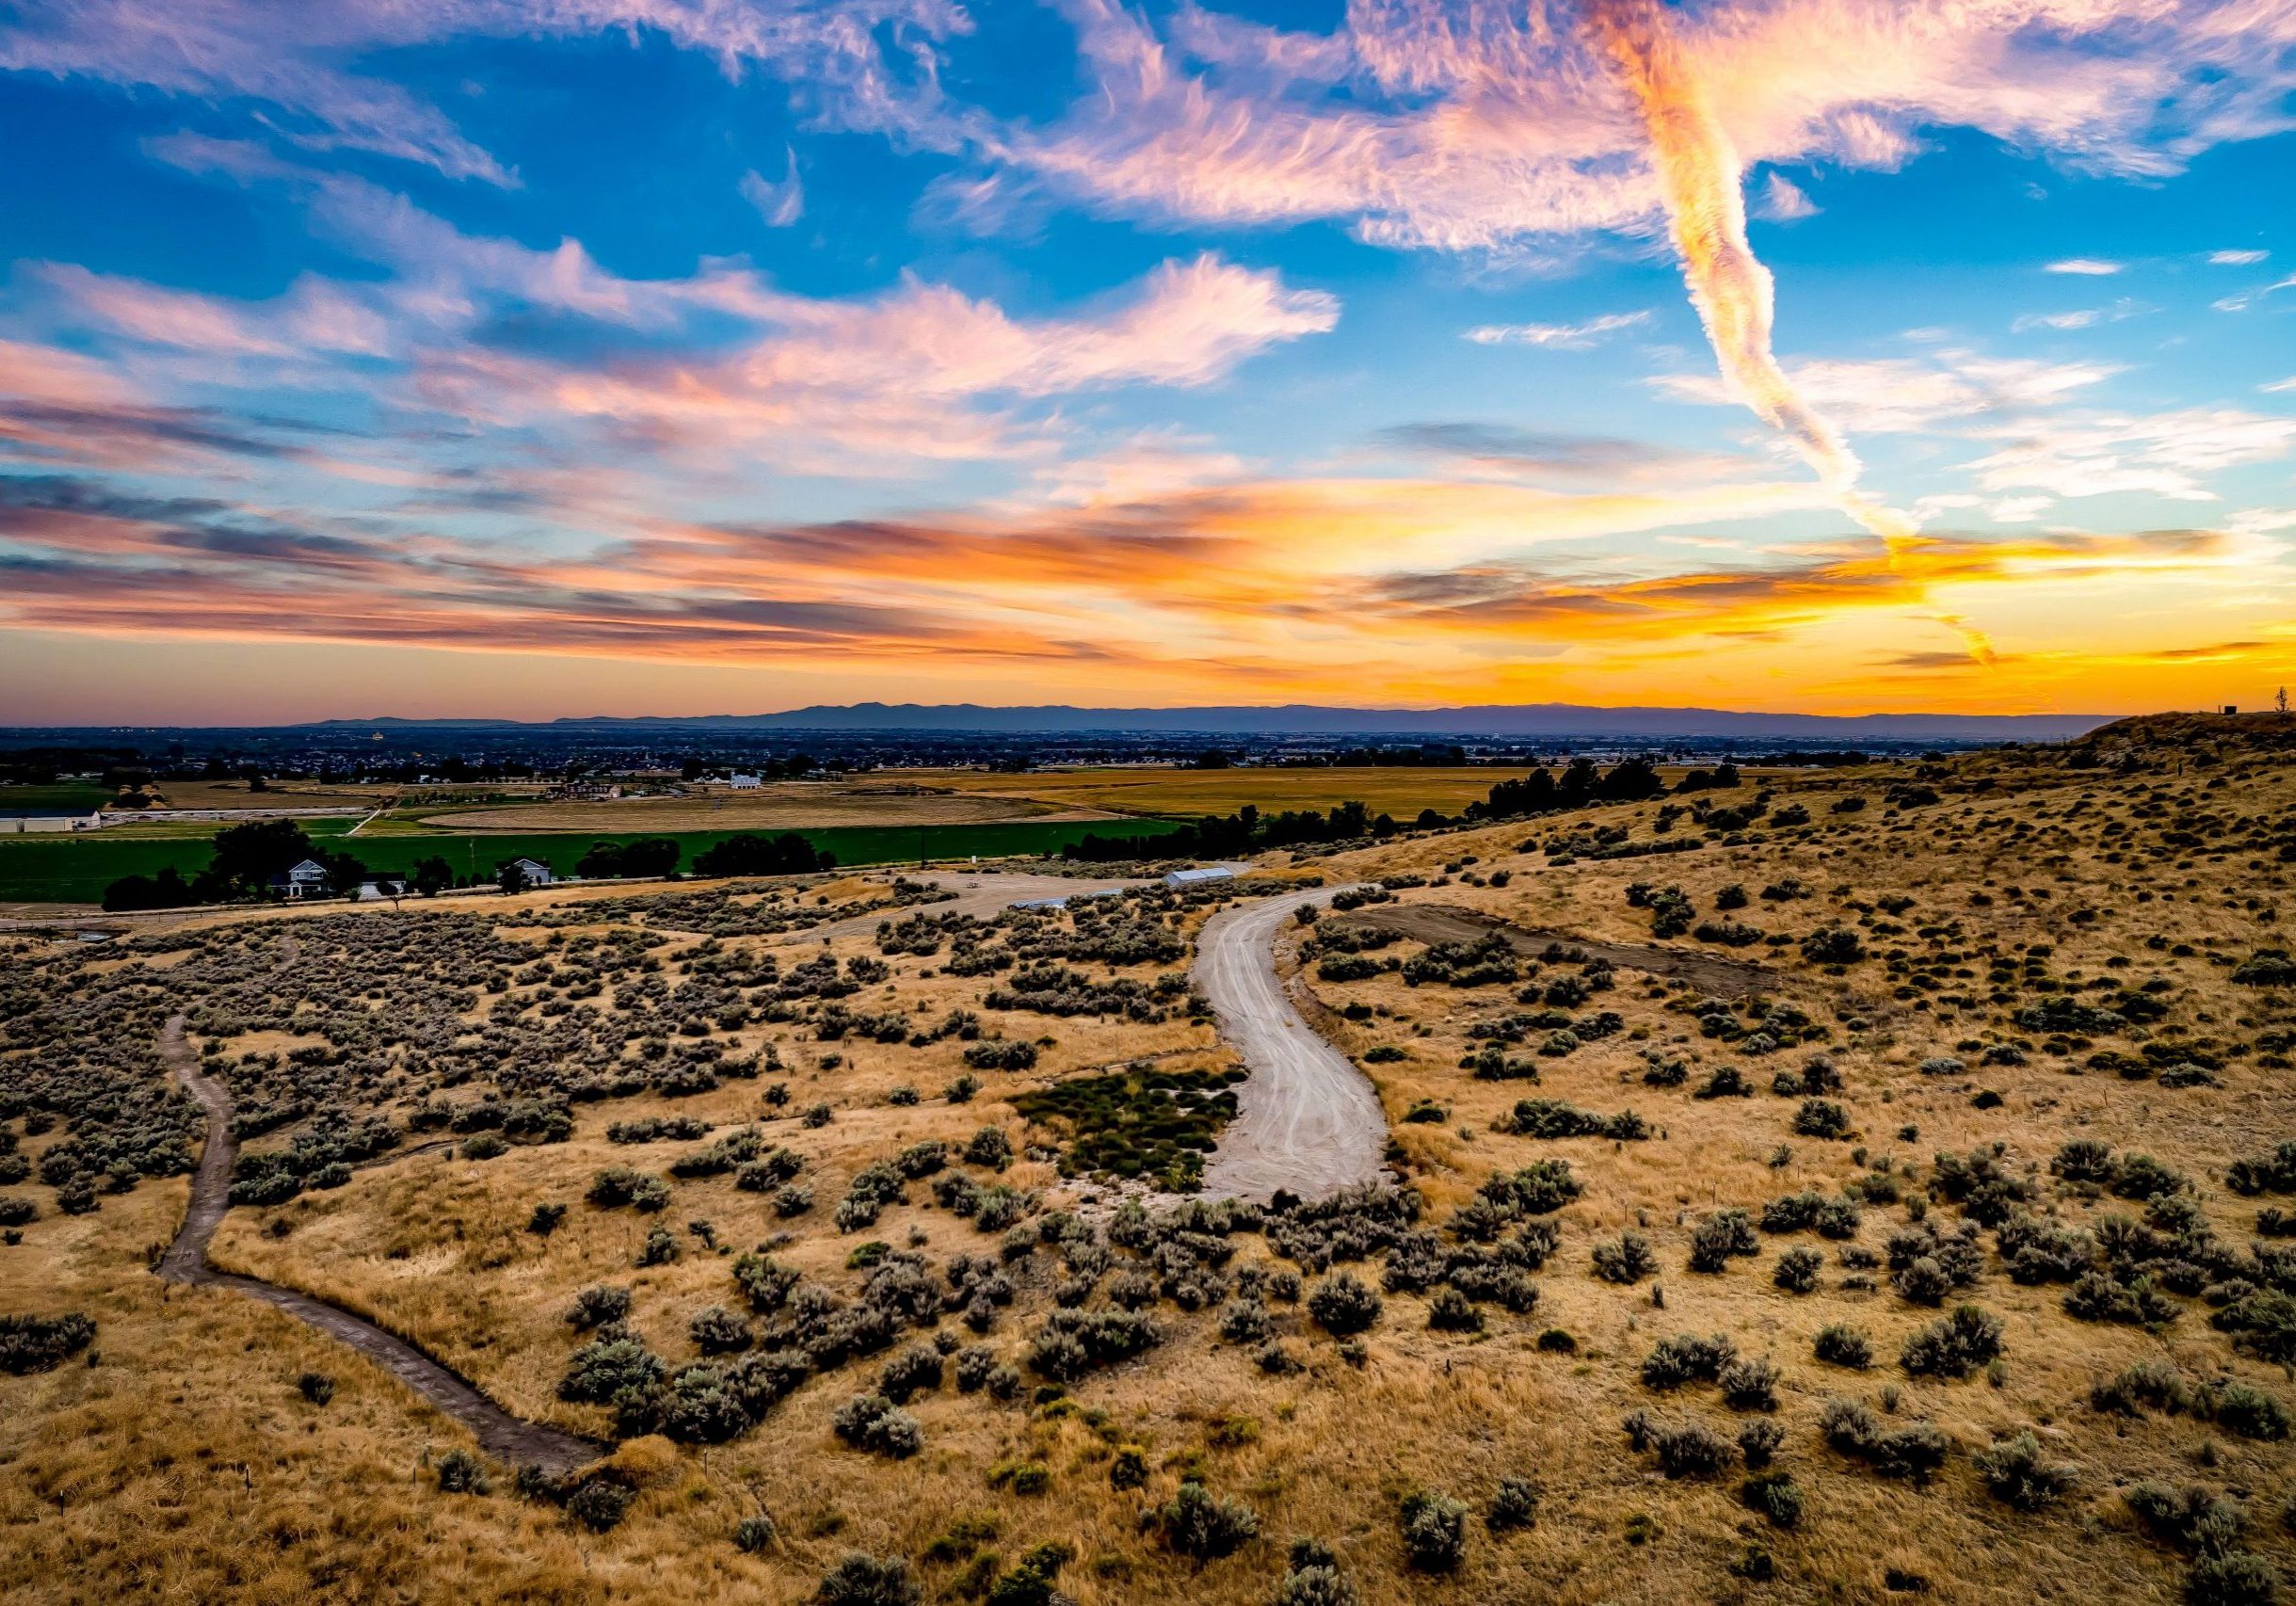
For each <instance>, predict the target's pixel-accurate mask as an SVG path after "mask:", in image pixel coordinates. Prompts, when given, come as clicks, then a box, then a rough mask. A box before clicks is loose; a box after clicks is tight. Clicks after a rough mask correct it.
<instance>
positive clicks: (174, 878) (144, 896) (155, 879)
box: [104, 864, 198, 914]
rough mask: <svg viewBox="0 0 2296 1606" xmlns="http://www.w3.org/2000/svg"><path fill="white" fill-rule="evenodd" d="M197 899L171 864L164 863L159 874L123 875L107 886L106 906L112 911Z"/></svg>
mask: <svg viewBox="0 0 2296 1606" xmlns="http://www.w3.org/2000/svg"><path fill="white" fill-rule="evenodd" d="M197 901H198V900H197V899H196V898H195V897H193V895H192V891H191V889H190V888H189V887H187V886H185V884H184V878H183V876H182V875H178V874H177V873H176V868H175V866H174V865H172V864H169V865H164V866H162V867H161V869H160V872H159V874H158V875H122V876H121V877H120V879H119V880H117V881H114V882H113V883H112V884H111V885H110V886H108V887H106V888H104V911H105V912H106V913H110V914H118V913H122V912H125V911H127V910H131V909H173V908H181V907H184V906H185V904H189V903H196V902H197Z"/></svg>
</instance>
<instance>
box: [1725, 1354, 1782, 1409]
mask: <svg viewBox="0 0 2296 1606" xmlns="http://www.w3.org/2000/svg"><path fill="white" fill-rule="evenodd" d="M1715 1381H1716V1382H1717V1383H1719V1384H1721V1386H1722V1400H1723V1404H1725V1405H1728V1406H1729V1407H1730V1408H1731V1409H1732V1410H1737V1411H1774V1410H1776V1409H1777V1408H1778V1396H1777V1387H1778V1369H1777V1367H1776V1365H1775V1363H1774V1362H1772V1361H1770V1360H1768V1359H1766V1358H1759V1357H1758V1358H1756V1359H1753V1360H1734V1361H1732V1362H1731V1363H1730V1364H1729V1365H1727V1366H1726V1367H1724V1368H1723V1369H1722V1371H1721V1373H1720V1374H1719V1375H1718V1376H1717V1377H1716V1378H1715Z"/></svg>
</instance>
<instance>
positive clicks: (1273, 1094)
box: [1191, 890, 1388, 1199]
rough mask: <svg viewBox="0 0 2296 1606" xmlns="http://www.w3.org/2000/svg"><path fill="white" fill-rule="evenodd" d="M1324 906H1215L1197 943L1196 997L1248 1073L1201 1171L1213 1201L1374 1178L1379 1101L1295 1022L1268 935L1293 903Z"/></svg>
mask: <svg viewBox="0 0 2296 1606" xmlns="http://www.w3.org/2000/svg"><path fill="white" fill-rule="evenodd" d="M1330 898H1331V891H1329V890H1325V891H1314V892H1307V893H1302V894H1291V895H1286V896H1281V897H1274V898H1262V899H1260V900H1259V901H1257V902H1254V903H1248V904H1245V905H1244V906H1243V907H1240V908H1232V909H1223V910H1222V911H1220V912H1219V913H1218V914H1216V915H1213V916H1212V919H1211V920H1209V921H1207V922H1206V923H1205V924H1204V928H1203V930H1202V931H1201V932H1200V933H1199V934H1198V935H1197V937H1196V966H1195V969H1194V971H1193V972H1191V973H1192V975H1193V976H1194V979H1195V982H1196V988H1197V989H1198V990H1199V991H1201V992H1202V993H1203V994H1204V996H1205V997H1206V998H1208V999H1210V1000H1211V1001H1212V1012H1213V1014H1214V1015H1215V1016H1216V1017H1217V1018H1218V1020H1219V1023H1220V1036H1223V1037H1225V1038H1226V1039H1227V1040H1228V1044H1229V1046H1230V1047H1232V1048H1233V1049H1234V1050H1235V1051H1236V1052H1237V1053H1238V1054H1239V1055H1241V1056H1242V1058H1243V1060H1244V1065H1245V1067H1246V1068H1249V1070H1250V1071H1251V1075H1250V1076H1249V1077H1248V1078H1247V1079H1246V1080H1245V1081H1244V1083H1242V1084H1240V1085H1239V1086H1238V1087H1237V1089H1236V1098H1237V1103H1238V1105H1239V1107H1240V1113H1239V1115H1238V1116H1237V1117H1236V1119H1235V1120H1233V1121H1231V1122H1229V1123H1228V1130H1227V1131H1226V1132H1223V1133H1221V1135H1220V1146H1219V1148H1217V1149H1215V1150H1214V1151H1213V1153H1212V1160H1211V1163H1210V1164H1208V1165H1206V1166H1205V1168H1204V1192H1205V1193H1206V1194H1208V1195H1211V1196H1214V1197H1242V1198H1258V1199H1263V1198H1266V1197H1267V1196H1270V1195H1271V1194H1273V1193H1275V1192H1276V1190H1277V1189H1278V1188H1283V1189H1288V1190H1290V1191H1291V1192H1293V1193H1294V1194H1297V1195H1299V1196H1301V1197H1302V1198H1309V1199H1314V1198H1321V1197H1323V1196H1325V1195H1327V1194H1331V1193H1335V1192H1337V1191H1338V1190H1339V1189H1341V1188H1343V1187H1346V1186H1348V1185H1349V1184H1351V1183H1356V1182H1369V1181H1375V1180H1378V1178H1379V1175H1380V1159H1381V1156H1382V1155H1383V1154H1384V1153H1385V1152H1386V1149H1387V1138H1388V1123H1387V1116H1386V1115H1385V1113H1384V1112H1383V1111H1382V1110H1381V1109H1380V1107H1379V1095H1378V1094H1377V1093H1376V1092H1374V1091H1373V1087H1372V1084H1371V1083H1370V1081H1369V1080H1368V1079H1367V1078H1366V1077H1365V1076H1364V1074H1363V1073H1362V1072H1361V1071H1360V1070H1357V1068H1356V1067H1355V1066H1354V1065H1353V1064H1352V1063H1350V1062H1349V1060H1348V1059H1347V1057H1346V1056H1345V1055H1344V1054H1342V1053H1341V1052H1339V1050H1337V1049H1335V1048H1333V1047H1332V1046H1331V1045H1330V1044H1329V1043H1327V1042H1325V1040H1324V1038H1323V1037H1322V1036H1319V1035H1318V1034H1317V1032H1316V1030H1315V1028H1313V1027H1312V1026H1310V1025H1309V1024H1308V1022H1307V1021H1306V1020H1304V1019H1302V1018H1301V1016H1300V1013H1299V1010H1298V1009H1297V1008H1296V1007H1294V1006H1293V1003H1292V1000H1291V998H1290V997H1289V996H1287V994H1286V993H1285V991H1284V985H1283V982H1282V980H1281V978H1279V977H1278V976H1277V975H1276V959H1275V955H1274V952H1273V947H1272V945H1273V943H1274V941H1275V939H1276V932H1277V931H1278V930H1279V929H1280V928H1281V927H1282V925H1283V923H1285V922H1286V921H1288V920H1290V919H1291V918H1292V911H1293V910H1294V909H1296V908H1297V907H1299V906H1300V905H1301V904H1303V903H1315V904H1324V903H1328V902H1329V901H1330Z"/></svg>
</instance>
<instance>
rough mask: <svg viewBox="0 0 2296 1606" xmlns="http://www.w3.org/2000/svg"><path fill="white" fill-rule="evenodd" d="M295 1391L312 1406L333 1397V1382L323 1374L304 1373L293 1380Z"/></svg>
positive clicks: (323, 1403) (321, 1403)
mask: <svg viewBox="0 0 2296 1606" xmlns="http://www.w3.org/2000/svg"><path fill="white" fill-rule="evenodd" d="M295 1387H296V1391H297V1393H299V1394H301V1395H302V1396H303V1398H304V1399H306V1400H308V1401H310V1402H311V1403H312V1404H313V1405H326V1404H327V1402H328V1401H329V1400H331V1399H333V1398H334V1397H335V1380H334V1379H333V1378H331V1377H329V1376H328V1375H327V1373H324V1372H306V1373H303V1374H302V1375H301V1376H299V1377H297V1379H296V1380H295Z"/></svg>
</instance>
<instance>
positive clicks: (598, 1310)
mask: <svg viewBox="0 0 2296 1606" xmlns="http://www.w3.org/2000/svg"><path fill="white" fill-rule="evenodd" d="M629 1314H630V1291H629V1290H628V1289H626V1288H609V1287H607V1286H606V1285H605V1284H603V1283H592V1284H591V1285H590V1286H589V1287H588V1288H586V1289H584V1290H583V1291H582V1292H581V1293H577V1294H575V1295H574V1303H573V1304H572V1305H571V1306H570V1308H569V1309H568V1310H567V1312H566V1320H567V1325H569V1326H570V1327H572V1328H573V1329H574V1331H576V1332H577V1333H586V1332H588V1331H589V1330H590V1329H591V1328H593V1327H602V1326H604V1325H606V1324H607V1323H608V1322H619V1321H621V1320H622V1319H623V1318H624V1317H626V1316H628V1315H629Z"/></svg>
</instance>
